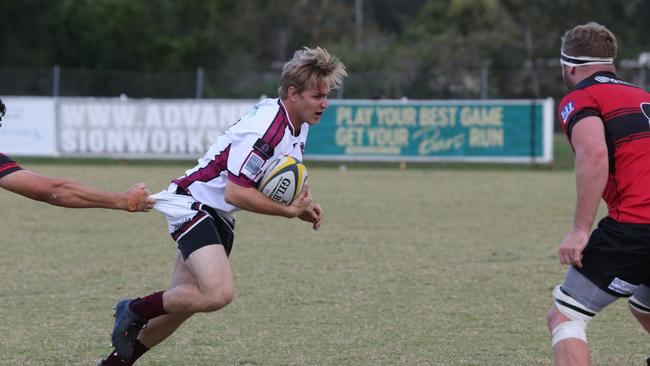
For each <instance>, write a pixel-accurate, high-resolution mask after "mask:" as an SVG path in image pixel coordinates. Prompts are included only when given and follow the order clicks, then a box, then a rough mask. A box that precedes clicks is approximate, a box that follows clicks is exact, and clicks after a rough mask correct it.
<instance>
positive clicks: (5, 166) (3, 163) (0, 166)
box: [0, 153, 22, 178]
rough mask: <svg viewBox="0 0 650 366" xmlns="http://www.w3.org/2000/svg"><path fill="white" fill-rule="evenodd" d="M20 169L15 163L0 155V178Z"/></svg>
mask: <svg viewBox="0 0 650 366" xmlns="http://www.w3.org/2000/svg"><path fill="white" fill-rule="evenodd" d="M21 169H22V168H21V167H20V166H19V165H18V164H16V162H15V161H13V160H11V159H10V158H9V157H8V156H7V155H5V154H3V153H0V178H2V177H4V176H5V175H8V174H10V173H13V172H15V171H18V170H21Z"/></svg>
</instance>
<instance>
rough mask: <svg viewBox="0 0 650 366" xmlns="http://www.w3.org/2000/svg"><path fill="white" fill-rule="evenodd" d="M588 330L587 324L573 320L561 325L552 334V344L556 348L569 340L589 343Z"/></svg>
mask: <svg viewBox="0 0 650 366" xmlns="http://www.w3.org/2000/svg"><path fill="white" fill-rule="evenodd" d="M586 329H587V323H586V322H582V321H579V320H571V321H568V322H564V323H561V324H560V325H558V326H557V327H555V329H553V331H552V332H551V334H552V338H551V344H552V345H553V347H555V345H556V344H557V343H558V342H561V341H563V340H565V339H569V338H577V339H579V340H581V341H583V342H585V343H587V333H586Z"/></svg>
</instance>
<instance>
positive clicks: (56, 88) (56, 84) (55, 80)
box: [52, 65, 61, 97]
mask: <svg viewBox="0 0 650 366" xmlns="http://www.w3.org/2000/svg"><path fill="white" fill-rule="evenodd" d="M60 93H61V66H59V65H54V67H52V96H54V97H58V96H59V95H60Z"/></svg>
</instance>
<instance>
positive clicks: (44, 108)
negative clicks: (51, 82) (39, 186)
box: [0, 97, 57, 156]
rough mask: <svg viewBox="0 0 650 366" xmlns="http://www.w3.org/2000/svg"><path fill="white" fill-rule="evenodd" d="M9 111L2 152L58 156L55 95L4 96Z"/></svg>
mask: <svg viewBox="0 0 650 366" xmlns="http://www.w3.org/2000/svg"><path fill="white" fill-rule="evenodd" d="M2 100H3V101H4V103H5V106H6V107H7V114H6V115H5V117H4V118H3V120H2V128H0V152H2V153H5V154H7V155H9V156H21V155H22V156H57V151H56V144H55V135H56V133H55V124H54V108H55V103H54V99H53V98H39V97H2Z"/></svg>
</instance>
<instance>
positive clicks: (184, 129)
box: [57, 98, 255, 159]
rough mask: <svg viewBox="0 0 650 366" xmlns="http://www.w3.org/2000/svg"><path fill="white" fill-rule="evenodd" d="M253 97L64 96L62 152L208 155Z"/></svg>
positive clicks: (60, 132) (180, 156) (60, 123)
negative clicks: (217, 98)
mask: <svg viewBox="0 0 650 366" xmlns="http://www.w3.org/2000/svg"><path fill="white" fill-rule="evenodd" d="M254 105H255V101H252V100H191V99H190V100H160V99H156V100H153V99H126V100H120V99H115V98H113V99H108V98H61V99H59V101H58V105H57V124H58V129H57V131H58V134H57V141H58V142H57V147H58V150H59V152H60V154H61V156H85V157H110V158H155V159H195V158H198V157H200V156H202V155H203V154H204V153H205V152H206V151H207V149H208V147H210V145H211V144H212V143H213V142H214V141H215V140H216V138H217V137H218V136H219V135H221V134H222V133H223V131H225V130H226V129H227V128H228V126H230V125H231V124H233V123H235V122H236V121H237V120H238V119H239V117H241V116H243V115H245V114H246V113H248V112H249V111H250V110H251V108H252V107H253V106H254Z"/></svg>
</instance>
